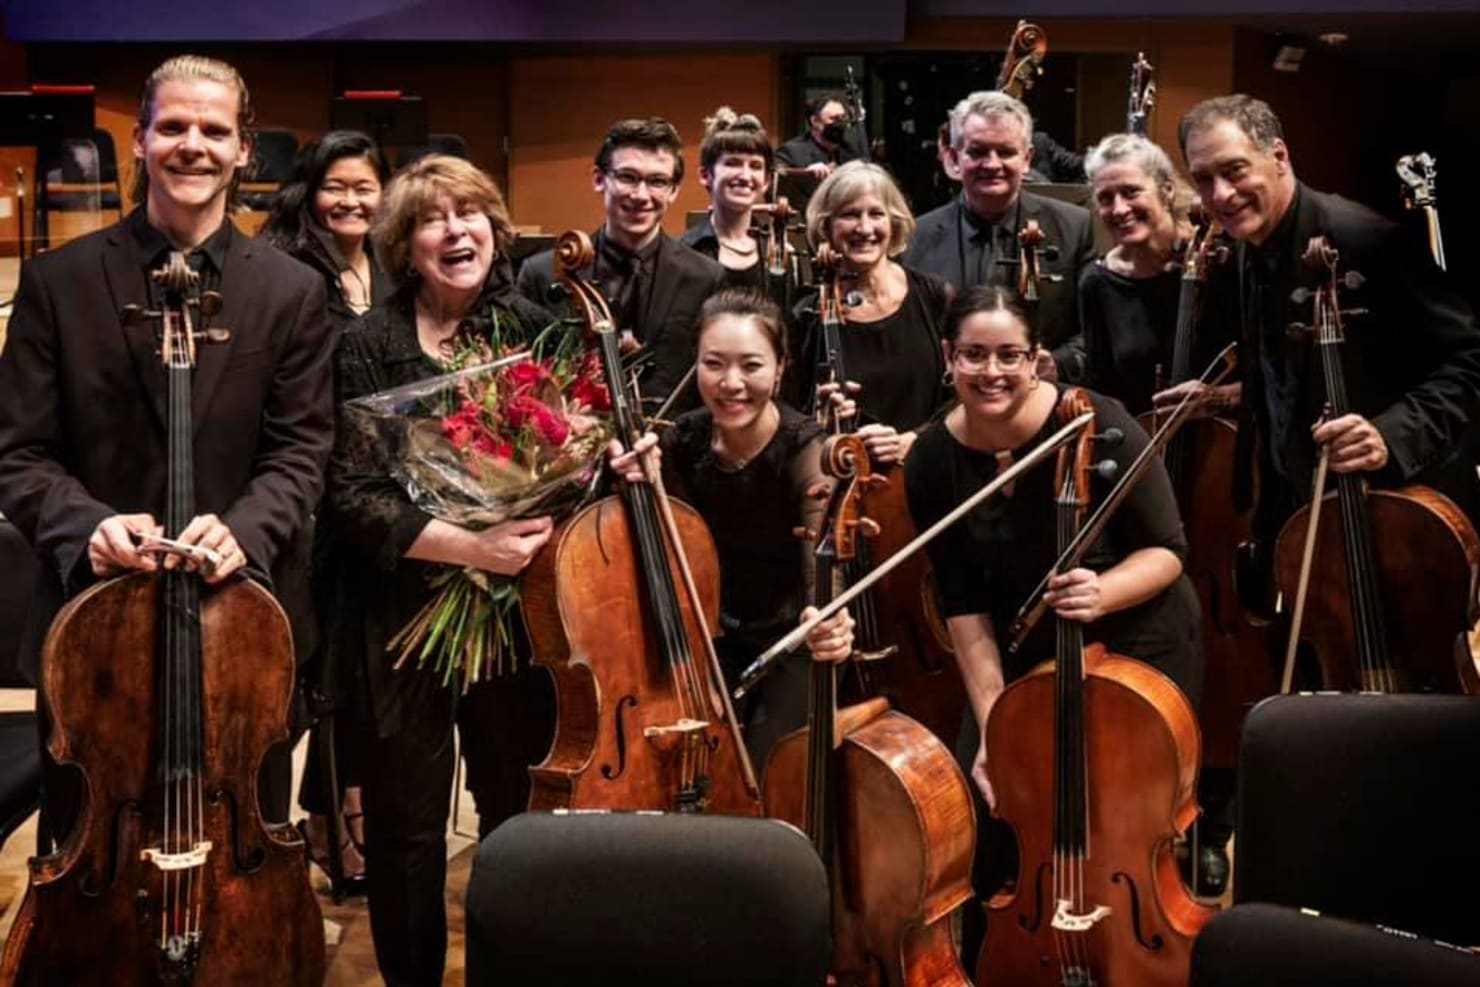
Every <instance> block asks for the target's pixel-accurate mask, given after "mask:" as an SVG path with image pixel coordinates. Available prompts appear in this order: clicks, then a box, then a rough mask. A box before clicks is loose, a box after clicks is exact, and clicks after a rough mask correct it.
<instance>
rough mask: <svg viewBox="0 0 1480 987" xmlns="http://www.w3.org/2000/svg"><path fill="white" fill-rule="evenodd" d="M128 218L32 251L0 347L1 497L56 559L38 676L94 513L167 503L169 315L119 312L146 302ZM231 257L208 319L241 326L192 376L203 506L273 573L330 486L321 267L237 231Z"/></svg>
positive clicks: (26, 532) (96, 517) (31, 627)
mask: <svg viewBox="0 0 1480 987" xmlns="http://www.w3.org/2000/svg"><path fill="white" fill-rule="evenodd" d="M127 222H129V220H125V221H124V222H122V223H118V224H115V225H113V226H111V227H108V228H107V229H105V230H100V231H98V232H97V233H93V234H91V235H89V236H86V237H83V238H81V239H79V240H75V241H73V242H71V243H69V244H67V245H66V246H65V247H62V248H61V249H60V250H56V251H53V252H51V253H46V254H43V255H41V256H38V257H36V258H34V259H33V260H30V261H28V262H27V263H26V264H25V265H24V266H23V268H22V269H21V277H20V286H19V288H18V290H17V292H16V297H15V312H14V315H13V316H12V318H11V320H10V326H9V330H8V335H7V340H6V344H5V350H4V352H3V354H0V510H3V511H4V513H5V515H6V517H7V518H8V519H9V520H10V521H11V522H13V523H14V524H15V526H16V528H17V529H18V530H19V531H20V532H21V534H22V535H23V536H24V537H25V538H26V540H27V541H28V542H30V544H31V546H32V548H33V549H34V551H35V552H36V554H37V556H38V557H39V558H40V559H41V561H42V566H43V573H42V576H41V578H40V580H39V583H38V585H37V587H36V592H35V597H34V600H33V604H32V606H31V609H30V613H29V616H28V620H27V629H26V637H27V639H26V641H25V642H24V643H23V645H22V651H21V656H20V660H21V667H22V669H23V670H25V671H28V672H29V673H31V674H34V673H35V670H36V662H37V658H38V657H39V654H40V645H41V641H42V639H43V637H44V635H45V632H46V629H47V627H48V626H49V625H50V623H51V619H52V617H53V616H54V615H55V612H56V610H57V609H58V608H59V607H60V606H61V604H62V602H63V601H64V600H65V599H67V598H68V597H71V596H73V595H75V594H76V593H77V592H79V591H80V590H82V589H83V588H84V587H86V586H87V585H88V584H89V583H91V582H93V581H94V577H93V575H92V569H91V566H90V564H89V562H88V558H87V541H88V538H89V537H90V536H91V535H92V532H93V530H94V529H95V528H96V527H97V525H98V523H99V522H100V521H102V520H104V519H105V518H107V517H110V516H112V515H114V514H119V513H134V512H148V513H151V514H153V515H154V516H155V517H156V518H159V519H161V520H163V516H164V505H165V469H166V447H165V441H166V430H165V400H164V396H165V374H164V370H163V368H162V366H161V364H160V360H159V356H158V354H157V351H156V343H155V333H156V327H155V326H154V325H153V324H152V323H150V322H147V321H146V322H140V323H136V324H134V325H127V326H126V325H124V324H123V322H122V320H121V319H120V318H119V312H120V310H121V309H122V308H123V307H124V306H125V305H129V304H135V305H140V306H143V307H146V308H147V307H148V303H149V292H148V285H147V283H146V281H145V276H144V272H143V269H142V267H141V264H140V262H139V261H138V260H136V257H137V250H136V249H135V248H134V246H133V244H132V242H131V240H132V234H131V233H130V231H129V230H128V229H127V227H126V224H127ZM223 266H224V270H223V273H222V279H221V284H220V288H219V290H220V292H221V296H222V302H223V308H222V310H221V311H220V313H219V314H217V315H216V316H215V317H213V318H211V319H210V320H209V321H208V323H207V324H208V325H210V326H213V327H221V328H228V329H230V330H231V337H230V339H229V341H227V342H225V343H219V344H208V345H202V346H201V347H200V348H199V350H198V361H197V367H196V372H195V380H194V386H193V394H194V398H193V401H192V408H191V412H192V417H193V421H194V427H195V443H194V458H195V501H196V513H197V514H206V513H214V514H217V515H219V516H220V517H221V518H222V519H223V521H225V523H226V524H227V525H228V526H229V527H230V528H231V531H232V533H233V534H234V535H235V536H236V539H237V541H238V543H240V545H241V546H242V549H243V551H245V552H246V554H247V558H248V565H249V571H250V572H251V573H252V574H253V575H255V576H257V577H258V578H262V579H264V580H265V581H269V583H270V580H268V574H269V573H272V572H273V571H274V567H275V565H276V564H277V563H279V562H280V561H281V557H282V555H283V553H284V551H285V549H286V548H288V547H289V546H290V545H292V544H293V543H294V542H295V536H296V535H297V534H298V532H299V530H300V528H301V526H302V524H303V520H304V518H305V517H306V516H307V515H308V512H309V511H310V510H311V509H312V508H313V506H314V504H315V503H316V502H317V500H318V497H319V493H320V491H321V489H322V486H323V474H324V464H325V462H326V460H327V458H328V453H329V447H330V445H331V443H332V440H333V431H334V419H333V407H332V397H331V388H330V357H331V347H332V341H331V339H330V337H329V327H328V322H327V320H326V317H325V292H324V281H323V279H322V278H321V277H319V276H318V275H317V274H315V273H314V272H313V271H312V270H311V269H309V268H308V267H306V266H304V265H303V264H300V263H299V262H298V261H295V260H293V259H292V258H290V257H288V256H287V255H286V254H284V253H282V252H281V251H279V250H277V249H276V248H273V247H270V246H268V245H267V244H266V243H264V242H262V241H257V240H252V239H250V238H248V237H246V236H245V235H242V234H241V233H240V232H239V231H236V232H234V233H233V234H232V237H231V241H230V244H229V246H228V249H227V252H226V255H225V262H224V265H223ZM292 554H295V555H296V554H297V553H296V552H295V553H292ZM295 561H297V562H300V563H301V562H306V558H305V559H297V560H295Z"/></svg>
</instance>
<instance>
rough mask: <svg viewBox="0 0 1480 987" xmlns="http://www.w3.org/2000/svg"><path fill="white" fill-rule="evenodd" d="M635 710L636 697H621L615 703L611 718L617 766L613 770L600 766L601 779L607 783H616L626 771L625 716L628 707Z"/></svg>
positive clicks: (608, 766) (609, 766) (607, 765)
mask: <svg viewBox="0 0 1480 987" xmlns="http://www.w3.org/2000/svg"><path fill="white" fill-rule="evenodd" d="M629 706H630V707H633V708H636V706H637V697H636V696H623V697H622V698H621V699H620V700H618V701H617V709H616V714H615V715H614V716H613V717H612V721H613V724H614V729H615V730H616V738H617V766H616V767H615V768H613V767H612V766H611V765H610V764H603V765H602V766H601V777H603V778H605V779H606V780H607V781H616V780H617V779H618V778H620V777H622V775H623V774H625V773H626V771H627V716H626V710H627V708H628V707H629Z"/></svg>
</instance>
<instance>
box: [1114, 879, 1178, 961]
mask: <svg viewBox="0 0 1480 987" xmlns="http://www.w3.org/2000/svg"><path fill="white" fill-rule="evenodd" d="M1110 883H1111V884H1124V885H1125V889H1126V893H1127V894H1128V895H1129V896H1130V899H1131V904H1130V909H1131V931H1132V932H1134V933H1135V935H1136V942H1138V943H1140V944H1141V948H1142V949H1145V950H1149V951H1150V952H1153V953H1155V952H1159V951H1160V950H1161V947H1162V946H1164V945H1166V942H1165V940H1163V939H1162V938H1161V933H1159V932H1158V933H1153V934H1152V936H1151V940H1150V941H1149V942H1148V941H1147V939H1146V936H1145V934H1144V933H1142V931H1141V893H1140V891H1139V890H1138V889H1137V888H1136V882H1135V881H1134V880H1132V879H1131V876H1130V875H1129V874H1127V873H1125V872H1124V871H1116V872H1115V873H1114V874H1111V875H1110Z"/></svg>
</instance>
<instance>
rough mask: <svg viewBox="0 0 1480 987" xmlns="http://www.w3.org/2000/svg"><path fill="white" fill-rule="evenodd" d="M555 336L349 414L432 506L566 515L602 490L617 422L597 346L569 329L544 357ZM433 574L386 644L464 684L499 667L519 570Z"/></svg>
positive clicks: (378, 398)
mask: <svg viewBox="0 0 1480 987" xmlns="http://www.w3.org/2000/svg"><path fill="white" fill-rule="evenodd" d="M552 328H553V327H552ZM547 337H548V333H546V334H544V335H542V336H541V337H540V340H537V341H536V344H535V346H534V348H533V349H532V350H529V351H524V352H520V353H515V354H513V355H511V356H507V357H504V358H502V359H497V360H494V361H492V362H486V363H480V364H478V365H476V366H469V367H464V368H462V369H457V370H454V371H453V372H451V373H448V374H444V375H442V376H439V377H433V378H429V379H427V380H422V381H417V382H416V383H414V384H409V385H406V386H403V387H398V388H394V389H392V390H388V391H381V392H379V393H377V394H372V395H369V396H368V397H364V398H359V399H356V400H354V401H351V402H349V403H348V404H347V405H346V406H345V409H346V415H347V416H348V417H349V419H350V421H351V424H352V425H353V427H361V428H364V427H369V428H372V429H374V431H375V434H376V436H377V438H378V440H379V442H380V444H381V447H382V448H383V449H385V450H386V452H387V455H388V456H389V457H390V462H391V469H390V472H391V476H392V477H394V478H395V479H396V480H397V481H398V482H399V483H400V484H401V486H402V487H403V488H405V490H406V492H407V493H408V494H409V495H410V497H411V500H412V502H413V503H415V504H416V505H417V506H418V507H420V508H421V509H422V510H424V511H426V512H427V513H429V514H431V515H432V516H434V517H437V518H440V519H441V520H443V521H448V522H451V523H453V524H458V525H461V526H464V527H470V528H483V527H489V526H492V525H495V524H500V523H502V522H504V521H509V520H514V519H516V518H524V517H535V516H539V515H544V514H549V515H552V516H554V518H555V520H556V521H559V520H560V519H561V518H563V517H565V516H567V515H569V514H571V513H572V512H574V511H575V510H576V508H578V507H579V506H580V505H581V504H582V503H584V502H585V501H586V500H587V499H588V498H589V497H590V496H591V495H592V493H593V492H594V490H595V487H596V483H597V481H598V480H599V478H600V475H601V458H602V454H603V451H604V449H605V447H606V443H607V440H608V439H609V438H610V437H611V435H612V431H613V424H612V416H611V399H610V395H609V392H608V391H607V388H606V383H605V381H604V378H603V375H602V372H601V364H600V360H599V359H598V354H597V353H596V351H595V350H594V349H591V348H589V347H587V346H585V345H583V344H581V343H580V341H579V340H578V339H577V340H576V341H575V345H572V344H571V339H572V337H567V339H566V343H565V345H563V346H561V347H558V348H557V349H556V351H555V353H554V354H553V355H551V356H547V357H542V356H541V355H540V349H541V347H540V341H541V340H544V339H545V338H547ZM485 355H486V354H485ZM457 362H466V360H465V359H464V360H463V361H454V365H455V364H456V363H457ZM433 586H434V587H435V588H436V589H437V593H436V595H435V596H434V597H433V598H432V600H431V601H430V602H429V603H428V604H427V605H426V606H425V607H423V608H422V609H421V610H420V611H419V612H418V613H417V615H416V616H415V617H414V618H412V620H411V621H410V622H409V623H408V624H407V625H406V626H405V627H403V628H402V629H401V630H400V632H399V633H397V634H396V636H395V637H394V638H393V639H392V640H391V642H390V644H389V645H388V648H389V650H392V651H396V652H398V653H399V659H398V661H397V667H401V666H402V665H404V664H405V663H406V662H407V661H411V660H414V661H415V662H416V664H417V667H427V666H430V667H431V668H433V669H434V670H436V671H438V672H440V673H441V675H442V680H443V682H444V684H449V685H450V684H452V682H453V681H454V679H456V680H458V681H459V685H460V688H461V689H463V690H466V689H467V687H468V686H469V685H470V684H471V683H472V682H475V681H477V680H478V679H479V678H481V677H482V676H483V675H484V674H485V672H486V670H487V669H488V667H489V666H490V665H491V666H492V667H493V668H494V669H496V670H497V671H500V672H501V671H503V670H504V667H505V664H506V662H507V661H509V660H511V658H512V651H511V648H510V645H511V643H512V640H511V637H510V622H511V620H512V619H513V613H514V611H515V609H516V608H517V606H518V602H519V591H518V580H517V579H516V578H514V577H509V576H501V575H497V574H494V573H489V572H483V571H481V570H478V569H469V568H459V567H455V566H449V567H447V569H446V570H445V571H443V572H442V573H439V574H438V575H437V576H435V577H433Z"/></svg>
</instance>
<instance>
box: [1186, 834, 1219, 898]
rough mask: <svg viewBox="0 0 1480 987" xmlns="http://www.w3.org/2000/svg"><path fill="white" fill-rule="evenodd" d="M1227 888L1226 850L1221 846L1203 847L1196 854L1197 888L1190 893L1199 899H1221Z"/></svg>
mask: <svg viewBox="0 0 1480 987" xmlns="http://www.w3.org/2000/svg"><path fill="white" fill-rule="evenodd" d="M1227 888H1228V850H1227V848H1226V847H1221V846H1203V847H1199V848H1198V853H1197V887H1195V888H1193V889H1192V893H1193V894H1195V895H1197V896H1198V897H1200V898H1221V897H1223V892H1224V891H1225V890H1226V889H1227Z"/></svg>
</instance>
